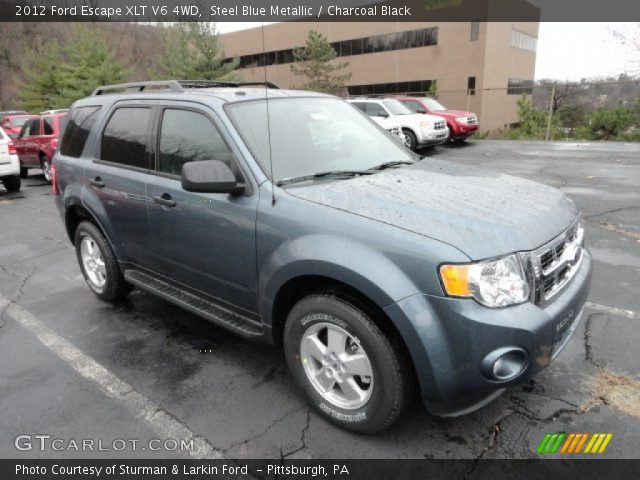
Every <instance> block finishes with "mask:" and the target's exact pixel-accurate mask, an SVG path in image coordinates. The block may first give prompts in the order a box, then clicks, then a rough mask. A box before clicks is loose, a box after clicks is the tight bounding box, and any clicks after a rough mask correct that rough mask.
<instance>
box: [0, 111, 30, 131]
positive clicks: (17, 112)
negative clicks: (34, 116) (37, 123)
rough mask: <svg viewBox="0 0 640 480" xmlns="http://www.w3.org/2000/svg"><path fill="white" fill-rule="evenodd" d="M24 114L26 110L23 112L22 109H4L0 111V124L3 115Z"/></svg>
mask: <svg viewBox="0 0 640 480" xmlns="http://www.w3.org/2000/svg"><path fill="white" fill-rule="evenodd" d="M26 114H27V112H25V111H24V110H5V111H4V112H0V125H1V124H2V120H4V117H7V116H9V115H26ZM0 128H1V127H0Z"/></svg>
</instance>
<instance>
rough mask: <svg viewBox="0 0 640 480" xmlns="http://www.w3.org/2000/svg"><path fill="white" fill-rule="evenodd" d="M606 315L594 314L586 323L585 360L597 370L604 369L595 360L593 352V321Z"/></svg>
mask: <svg viewBox="0 0 640 480" xmlns="http://www.w3.org/2000/svg"><path fill="white" fill-rule="evenodd" d="M604 315H605V314H604V313H592V314H590V315H589V316H588V317H587V320H586V321H585V322H584V359H585V361H586V362H587V363H590V364H591V365H593V366H594V367H596V368H602V366H601V365H599V364H598V362H596V361H595V359H594V358H593V351H592V347H591V319H593V317H599V316H604Z"/></svg>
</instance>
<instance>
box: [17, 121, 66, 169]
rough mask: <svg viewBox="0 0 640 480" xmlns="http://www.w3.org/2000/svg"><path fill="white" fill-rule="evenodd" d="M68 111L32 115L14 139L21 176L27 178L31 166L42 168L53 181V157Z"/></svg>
mask: <svg viewBox="0 0 640 480" xmlns="http://www.w3.org/2000/svg"><path fill="white" fill-rule="evenodd" d="M66 116H67V112H62V113H56V114H52V115H40V116H37V117H32V118H30V119H29V120H27V122H26V123H25V124H24V125H23V126H22V129H21V130H20V134H19V135H18V137H17V138H15V139H14V140H13V143H14V144H15V146H16V150H17V151H18V157H20V176H21V177H23V178H25V177H26V176H27V175H28V174H29V169H31V168H41V169H42V172H43V174H44V178H45V179H46V180H47V181H48V182H51V158H52V157H53V154H54V152H55V151H56V148H57V147H58V138H59V137H60V133H61V131H62V130H63V129H64V123H65V117H66Z"/></svg>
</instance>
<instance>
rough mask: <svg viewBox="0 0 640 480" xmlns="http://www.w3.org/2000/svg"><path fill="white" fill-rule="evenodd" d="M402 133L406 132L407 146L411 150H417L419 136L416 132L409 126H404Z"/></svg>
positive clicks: (405, 142) (405, 143)
mask: <svg viewBox="0 0 640 480" xmlns="http://www.w3.org/2000/svg"><path fill="white" fill-rule="evenodd" d="M402 133H403V134H404V145H405V147H407V148H408V149H409V150H413V151H415V150H416V148H418V138H417V137H416V134H415V133H413V132H412V131H411V130H409V129H408V128H403V129H402Z"/></svg>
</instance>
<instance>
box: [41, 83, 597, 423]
mask: <svg viewBox="0 0 640 480" xmlns="http://www.w3.org/2000/svg"><path fill="white" fill-rule="evenodd" d="M267 87H273V86H271V85H266V86H256V85H255V84H254V85H243V84H223V83H219V82H196V81H165V82H152V83H141V84H125V85H116V86H106V87H100V88H98V89H97V90H96V91H95V92H94V93H93V95H92V96H90V97H88V98H85V99H83V100H80V101H78V102H76V103H75V104H74V105H73V106H72V108H71V110H70V112H69V117H68V123H67V127H66V129H65V132H64V135H63V137H62V140H61V142H60V146H59V150H58V152H57V153H56V154H55V156H54V161H53V168H52V174H53V184H52V188H53V193H54V195H55V201H56V204H57V206H58V209H59V211H60V214H61V216H62V218H63V221H64V224H65V225H66V229H67V232H68V234H69V238H70V239H71V242H72V243H73V245H74V246H75V249H76V252H77V258H78V262H79V264H80V269H81V271H82V273H83V275H84V277H85V279H86V281H87V284H88V286H89V288H90V289H91V290H92V291H93V292H94V293H95V294H96V295H97V296H98V297H99V298H101V299H104V300H115V299H118V298H120V297H123V296H124V295H126V294H127V293H128V292H130V291H131V289H132V288H133V287H138V288H140V289H142V290H144V291H146V292H149V293H151V294H153V295H157V296H159V297H161V298H163V299H165V300H167V301H169V302H173V303H175V304H177V305H179V306H182V307H184V308H185V309H187V310H190V311H191V312H193V313H195V314H197V315H199V316H201V317H203V318H205V319H207V320H210V321H212V322H215V323H216V324H219V325H222V326H224V327H226V328H228V329H229V330H231V331H233V332H236V333H237V334H239V335H242V336H244V337H246V338H249V339H254V340H260V341H264V342H268V343H273V344H276V345H280V346H282V348H283V350H284V352H285V356H286V360H287V362H288V365H289V367H290V370H291V373H292V376H293V378H294V379H295V381H296V382H297V384H298V385H299V386H300V387H301V388H302V390H304V392H305V393H306V395H307V396H308V398H309V401H310V403H311V404H312V405H313V406H314V407H315V408H316V409H317V411H318V412H319V413H320V414H321V415H323V416H324V417H325V418H327V419H328V420H330V421H332V422H334V423H336V424H338V425H340V426H342V427H344V428H346V429H350V430H352V431H357V432H368V433H370V432H375V431H380V430H382V429H384V428H386V427H388V426H389V425H391V424H392V423H393V422H394V421H395V420H396V419H397V418H398V417H399V416H400V415H401V414H402V412H403V410H404V409H405V407H406V406H407V404H408V402H409V401H410V399H411V398H412V397H413V392H414V391H415V389H416V387H417V388H418V389H419V391H420V392H421V396H422V398H423V399H424V402H425V404H426V406H427V408H428V409H429V410H430V411H431V412H433V413H435V414H438V415H460V414H463V413H466V412H470V411H473V410H475V409H477V408H480V407H481V406H483V405H484V404H486V403H487V402H489V401H490V400H491V399H493V398H495V397H496V396H497V395H499V394H500V393H501V392H502V391H503V390H504V389H505V388H507V387H509V386H511V385H514V384H517V383H520V382H523V381H526V380H527V379H529V378H530V377H531V376H532V375H534V374H535V373H536V372H538V371H539V370H540V369H542V368H544V367H545V366H547V365H548V364H549V362H551V361H552V360H553V359H554V358H555V357H556V356H557V355H558V354H559V352H560V351H561V350H562V348H563V347H564V346H565V345H566V343H567V342H568V340H569V338H570V337H571V335H572V333H573V332H574V331H575V329H576V326H577V325H578V323H579V321H580V318H581V314H582V308H583V305H584V303H585V300H586V296H587V293H588V290H589V285H590V276H591V275H590V274H591V257H590V254H589V252H588V251H587V250H586V249H585V247H584V245H583V227H582V223H581V219H580V214H579V211H578V209H577V207H576V205H575V204H574V203H573V202H572V201H571V200H569V199H568V198H567V197H566V196H565V195H564V194H563V193H561V192H560V191H559V190H556V189H554V188H551V187H547V186H544V185H540V184H537V183H534V182H531V181H527V180H523V179H519V178H515V177H511V176H507V175H503V174H501V173H498V172H485V171H482V170H478V169H475V168H470V167H466V166H465V167H462V166H458V165H455V164H452V163H449V162H444V161H437V160H422V161H419V158H418V157H417V156H414V154H413V153H411V152H410V151H408V150H407V149H406V148H405V147H404V146H403V145H401V144H400V143H399V142H398V141H397V140H395V139H394V138H393V137H392V136H391V134H389V133H388V132H386V131H385V130H384V129H382V128H380V127H379V126H378V125H377V124H375V123H374V122H373V121H372V120H371V119H370V118H368V117H367V116H366V115H364V114H362V112H360V111H358V110H357V109H355V108H353V107H352V106H350V105H349V104H348V103H346V102H345V101H343V100H340V99H338V98H336V97H332V96H329V95H323V94H317V93H311V92H299V91H286V90H279V89H277V88H267Z"/></svg>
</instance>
